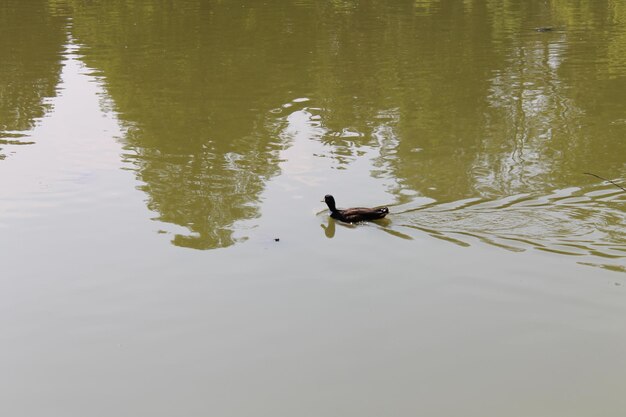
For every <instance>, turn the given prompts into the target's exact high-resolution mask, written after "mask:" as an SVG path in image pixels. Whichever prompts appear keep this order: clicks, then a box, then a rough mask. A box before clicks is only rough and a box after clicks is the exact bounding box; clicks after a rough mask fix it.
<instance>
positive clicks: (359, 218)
mask: <svg viewBox="0 0 626 417" xmlns="http://www.w3.org/2000/svg"><path fill="white" fill-rule="evenodd" d="M324 201H325V202H326V205H327V206H328V208H329V209H330V217H332V218H333V219H337V220H340V221H342V222H346V223H356V222H363V221H367V220H376V219H382V218H383V217H385V216H386V215H387V214H388V213H389V209H388V208H387V207H376V208H365V207H354V208H349V209H345V210H338V209H337V207H336V206H335V198H334V197H333V196H332V195H330V194H328V195H326V196H325V197H324Z"/></svg>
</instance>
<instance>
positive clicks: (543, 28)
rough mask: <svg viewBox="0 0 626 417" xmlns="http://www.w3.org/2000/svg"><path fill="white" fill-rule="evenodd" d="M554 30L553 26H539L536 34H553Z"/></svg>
mask: <svg viewBox="0 0 626 417" xmlns="http://www.w3.org/2000/svg"><path fill="white" fill-rule="evenodd" d="M552 31H554V28H553V27H552V26H539V27H538V28H535V32H552Z"/></svg>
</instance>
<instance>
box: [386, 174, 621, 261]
mask: <svg viewBox="0 0 626 417" xmlns="http://www.w3.org/2000/svg"><path fill="white" fill-rule="evenodd" d="M392 211H393V212H394V213H395V215H394V221H393V223H391V224H390V225H389V226H388V228H390V229H394V230H395V231H396V232H401V233H405V234H407V235H409V236H412V237H416V235H417V234H422V233H426V234H428V235H429V236H431V237H434V238H437V239H442V240H446V241H449V242H452V243H455V244H457V245H461V246H471V245H472V244H474V243H476V242H482V243H486V244H489V245H494V246H498V247H502V248H504V249H507V250H511V251H525V250H528V249H531V248H532V249H536V250H542V251H547V252H553V253H559V254H563V255H572V256H579V257H584V258H585V259H584V260H581V263H584V264H588V265H593V266H601V267H604V268H608V269H612V270H617V271H623V272H626V262H625V260H626V233H625V232H624V231H625V230H626V193H624V192H623V191H620V190H618V189H615V188H614V187H611V188H609V187H608V186H606V185H599V186H596V187H593V188H591V189H581V188H578V187H572V188H567V189H563V190H556V191H554V192H552V193H550V194H548V195H532V194H519V195H514V196H509V197H505V198H502V199H497V200H487V199H480V198H472V199H466V200H460V201H454V202H447V203H429V204H426V205H421V206H417V207H416V206H414V205H412V204H411V203H408V204H403V205H400V206H396V207H394V208H393V210H392Z"/></svg>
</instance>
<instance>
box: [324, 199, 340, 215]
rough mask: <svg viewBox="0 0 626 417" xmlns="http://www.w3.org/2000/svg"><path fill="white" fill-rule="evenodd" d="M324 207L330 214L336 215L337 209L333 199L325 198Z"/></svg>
mask: <svg viewBox="0 0 626 417" xmlns="http://www.w3.org/2000/svg"><path fill="white" fill-rule="evenodd" d="M326 205H327V206H328V209H329V210H330V211H331V212H332V213H336V212H337V207H336V206H335V199H334V198H332V197H331V198H327V199H326Z"/></svg>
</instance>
